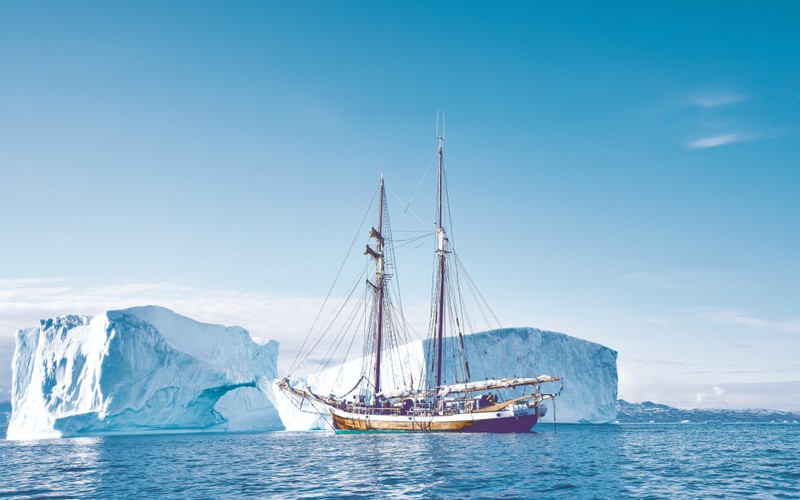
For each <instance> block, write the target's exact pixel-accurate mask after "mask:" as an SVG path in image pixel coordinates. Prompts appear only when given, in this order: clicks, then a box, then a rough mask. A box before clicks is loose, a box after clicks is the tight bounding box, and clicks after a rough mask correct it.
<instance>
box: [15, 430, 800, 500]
mask: <svg viewBox="0 0 800 500" xmlns="http://www.w3.org/2000/svg"><path fill="white" fill-rule="evenodd" d="M798 471H800V426H768V425H741V426H726V425H713V424H707V425H691V424H690V425H672V426H671V425H656V426H647V425H635V426H634V425H629V426H626V425H607V426H567V425H561V426H559V427H558V429H557V432H554V431H553V428H552V426H542V427H541V428H537V432H534V433H530V434H516V435H490V434H375V435H371V434H349V435H336V434H333V433H324V432H317V433H314V432H300V433H285V432H278V433H263V434H231V435H224V434H216V435H202V434H198V435H176V436H139V437H111V438H82V439H66V440H50V441H36V442H25V443H21V442H9V441H2V442H0V497H8V496H13V497H28V498H33V497H43V496H53V495H56V496H67V497H76V496H84V497H85V496H101V497H106V496H158V497H170V498H175V497H186V496H192V497H198V496H199V497H217V496H227V497H230V496H234V497H235V496H270V495H274V496H307V497H332V496H333V497H336V496H387V497H431V496H434V497H436V496H470V497H486V498H489V497H497V496H511V497H539V496H555V497H566V498H592V497H601V498H625V497H636V498H648V497H687V498H694V497H736V496H745V495H755V496H769V497H784V496H785V497H796V496H798V495H799V494H800V491H799V490H798V483H800V480H799V478H800V472H798Z"/></svg>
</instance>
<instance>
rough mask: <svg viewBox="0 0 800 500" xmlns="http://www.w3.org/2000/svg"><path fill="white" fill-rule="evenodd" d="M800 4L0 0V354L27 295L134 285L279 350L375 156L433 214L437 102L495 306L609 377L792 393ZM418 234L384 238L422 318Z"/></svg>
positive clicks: (48, 296) (719, 399)
mask: <svg viewBox="0 0 800 500" xmlns="http://www.w3.org/2000/svg"><path fill="white" fill-rule="evenodd" d="M797 19H800V6H799V5H798V4H796V3H793V2H772V3H767V4H755V3H753V2H672V3H664V4H656V3H652V2H615V3H613V4H611V5H599V4H596V3H589V2H586V3H583V2H569V3H568V4H558V3H556V4H546V3H533V2H521V3H503V4H501V5H496V4H492V3H488V2H486V3H479V2H438V3H423V2H419V3H414V2H410V3H402V4H397V5H394V4H390V3H377V4H376V3H367V2H363V3H357V2H350V3H346V2H342V3H338V2H274V3H271V2H241V3H238V4H235V5H233V4H228V3H223V2H169V3H157V2H116V3H113V4H100V3H88V2H70V3H59V2H15V1H9V2H3V3H2V4H0V75H1V77H0V175H1V176H2V177H0V178H1V179H2V182H0V228H1V230H2V234H3V238H2V243H3V244H2V245H0V329H2V332H5V333H0V363H3V364H4V366H5V364H6V363H5V362H4V361H3V360H4V359H10V356H11V352H12V351H13V340H11V339H12V338H13V329H14V328H19V327H25V326H29V325H32V324H35V323H36V321H37V319H38V318H39V317H44V316H50V315H57V314H67V313H85V314H93V313H98V312H101V311H102V310H104V309H108V308H117V307H124V306H128V305H137V304H142V303H159V304H162V305H166V306H170V307H173V308H174V309H175V310H176V311H178V312H181V313H184V314H187V315H189V316H192V317H195V318H197V319H202V320H206V321H214V322H226V323H236V324H241V325H242V326H244V327H246V328H248V329H250V330H251V331H252V332H253V333H254V334H256V335H260V336H265V337H271V338H277V339H278V340H281V341H282V342H283V345H284V350H286V351H291V349H292V345H293V342H295V340H294V339H295V338H296V337H297V336H302V335H303V334H304V333H305V330H307V328H308V326H309V325H310V322H311V320H312V319H313V314H314V313H315V309H316V307H317V306H318V304H319V301H320V299H321V297H323V296H324V294H325V292H326V291H327V289H328V286H329V284H330V281H331V279H332V278H333V276H334V274H335V271H336V269H337V268H338V265H339V263H340V261H341V258H342V256H343V254H344V252H345V251H346V249H347V246H348V245H349V243H350V240H351V238H352V235H353V231H354V230H355V228H356V227H357V223H358V221H359V220H360V219H361V216H362V215H363V213H364V210H365V209H366V207H367V205H368V204H369V200H370V198H371V196H372V193H373V192H374V189H375V185H376V183H377V179H378V175H379V173H380V172H385V173H386V176H387V182H388V184H389V186H390V188H391V189H392V192H393V193H392V194H391V195H390V200H389V202H390V209H393V208H395V209H396V210H395V211H394V212H393V213H394V214H395V215H393V227H394V228H395V229H408V230H419V229H420V228H424V225H423V224H422V222H421V221H420V220H419V219H418V218H417V217H416V216H412V212H413V213H414V214H417V215H419V216H420V218H422V219H423V220H430V221H431V222H432V221H433V219H432V214H433V212H432V210H433V206H432V204H431V202H432V196H433V184H432V181H433V177H432V176H429V177H428V178H427V180H429V181H431V182H428V183H423V187H422V188H420V191H419V193H418V194H417V196H416V197H415V198H414V202H413V203H412V206H411V209H410V210H409V212H407V213H405V214H403V213H402V210H401V209H400V207H402V202H401V201H400V200H403V201H408V200H409V199H411V197H412V195H413V193H414V192H415V189H416V187H417V185H418V184H419V182H420V179H422V177H423V174H424V172H425V171H426V168H427V166H428V162H429V159H430V158H431V156H430V155H432V154H433V152H434V151H435V146H436V145H435V140H434V123H435V116H436V110H444V111H446V113H447V141H446V162H447V166H448V172H449V173H448V179H449V187H450V194H451V204H452V210H453V216H454V218H455V220H454V227H453V228H452V231H453V232H454V234H455V235H456V236H455V237H456V240H457V245H458V249H459V254H460V256H461V259H462V260H463V261H464V262H465V263H466V265H467V266H468V268H469V270H470V273H471V275H472V277H473V278H474V279H475V281H477V282H478V284H479V286H480V288H481V291H482V292H483V295H484V296H485V297H486V298H487V300H488V301H489V303H490V304H491V305H492V307H493V309H494V310H495V312H496V313H497V315H498V316H499V317H500V320H501V322H502V323H503V325H504V326H512V325H525V326H536V327H541V328H546V329H552V330H556V331H563V332H566V333H569V334H572V335H575V336H578V337H582V338H586V339H589V340H593V341H597V342H601V343H603V344H605V345H608V346H610V347H612V348H615V349H617V350H618V351H619V352H620V357H619V369H620V395H621V396H622V397H626V398H628V399H631V400H637V401H638V400H644V399H651V400H656V401H661V402H666V403H671V404H677V405H682V406H704V405H705V406H773V407H794V408H798V405H800V403H798V401H800V390H798V387H800V362H798V361H797V358H796V356H793V355H792V353H793V352H798V349H800V264H798V258H797V256H798V255H800V232H799V231H798V230H797V221H798V219H799V218H800V217H798V216H799V215H800V201H798V196H797V195H796V193H797V191H798V187H799V186H800V172H799V171H798V158H800V65H798V64H797V61H798V60H800V37H798V36H797V34H796V26H797ZM395 194H396V196H395ZM427 250H429V249H428V247H424V248H422V249H419V250H415V251H413V252H407V253H406V255H398V260H399V261H400V262H399V265H401V266H403V267H402V268H401V269H402V276H403V283H402V286H403V288H404V291H405V292H406V294H407V298H406V299H405V300H406V303H407V304H409V311H411V312H412V314H416V315H417V316H419V317H421V319H417V318H411V320H412V322H415V324H423V325H424V324H425V322H426V321H427V315H426V314H427V313H426V307H427V306H426V305H425V301H426V300H427V297H428V291H427V286H428V285H429V273H430V270H429V269H428V266H429V264H430V255H429V253H427ZM3 370H5V371H3ZM9 377H10V376H9V375H8V370H7V369H6V368H0V391H7V390H8V386H9V380H8V379H9ZM787 384H788V385H787ZM787 388H788V389H787ZM4 395H6V397H7V392H6V393H3V392H0V399H3V398H4Z"/></svg>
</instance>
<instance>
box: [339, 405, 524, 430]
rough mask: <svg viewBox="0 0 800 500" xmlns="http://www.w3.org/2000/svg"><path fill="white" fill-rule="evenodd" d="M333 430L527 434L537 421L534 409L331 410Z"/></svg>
mask: <svg viewBox="0 0 800 500" xmlns="http://www.w3.org/2000/svg"><path fill="white" fill-rule="evenodd" d="M331 416H332V420H333V426H334V428H335V429H336V430H337V431H361V432H367V431H376V432H391V431H406V432H530V430H531V428H532V427H533V426H534V425H536V423H537V422H538V421H539V414H538V411H537V410H536V408H530V409H529V408H525V409H519V408H518V409H516V410H505V411H500V412H491V413H488V412H470V413H460V414H456V415H426V416H408V415H381V414H362V413H351V412H347V411H344V410H340V409H334V408H332V409H331Z"/></svg>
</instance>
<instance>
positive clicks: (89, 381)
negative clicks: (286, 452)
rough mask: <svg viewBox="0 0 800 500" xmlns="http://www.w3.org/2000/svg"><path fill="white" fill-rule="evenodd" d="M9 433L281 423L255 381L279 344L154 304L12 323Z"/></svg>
mask: <svg viewBox="0 0 800 500" xmlns="http://www.w3.org/2000/svg"><path fill="white" fill-rule="evenodd" d="M16 341H17V345H16V350H15V353H14V359H13V385H12V407H13V411H12V415H11V421H10V422H9V427H8V439H33V438H47V437H59V436H80V435H97V434H130V433H157V432H177V431H184V432H185V431H230V430H272V429H280V428H282V426H281V424H280V419H279V418H278V415H277V412H276V411H275V408H274V407H273V405H272V404H271V403H270V402H269V400H268V399H267V397H265V395H264V394H263V393H262V392H261V390H259V388H258V387H259V386H261V387H265V386H268V385H269V383H270V381H271V380H273V379H275V377H276V376H277V373H276V372H277V369H276V366H277V356H278V343H277V342H275V341H269V342H267V343H265V344H263V345H262V344H259V343H256V342H254V341H253V339H252V338H251V337H250V335H249V334H248V333H247V331H246V330H244V329H242V328H239V327H226V326H222V325H210V324H204V323H198V322H196V321H193V320H191V319H189V318H186V317H184V316H180V315H178V314H176V313H174V312H172V311H170V310H168V309H164V308H161V307H154V306H148V307H137V308H131V309H125V310H121V311H109V312H107V313H105V314H102V315H99V316H95V317H87V316H63V317H58V318H54V319H48V320H43V321H42V322H41V325H40V326H39V327H37V328H28V329H26V330H19V331H18V332H17V339H16Z"/></svg>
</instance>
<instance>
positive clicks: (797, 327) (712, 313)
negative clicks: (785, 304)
mask: <svg viewBox="0 0 800 500" xmlns="http://www.w3.org/2000/svg"><path fill="white" fill-rule="evenodd" d="M696 317H698V318H699V319H702V320H705V321H708V322H711V323H716V324H721V325H736V326H743V327H747V328H752V329H755V330H761V331H771V332H781V333H800V318H790V319H787V320H777V321H776V320H770V319H765V318H759V317H756V316H753V315H750V314H747V313H745V312H743V311H740V310H738V309H725V308H716V307H703V308H700V309H698V311H697V313H696Z"/></svg>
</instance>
